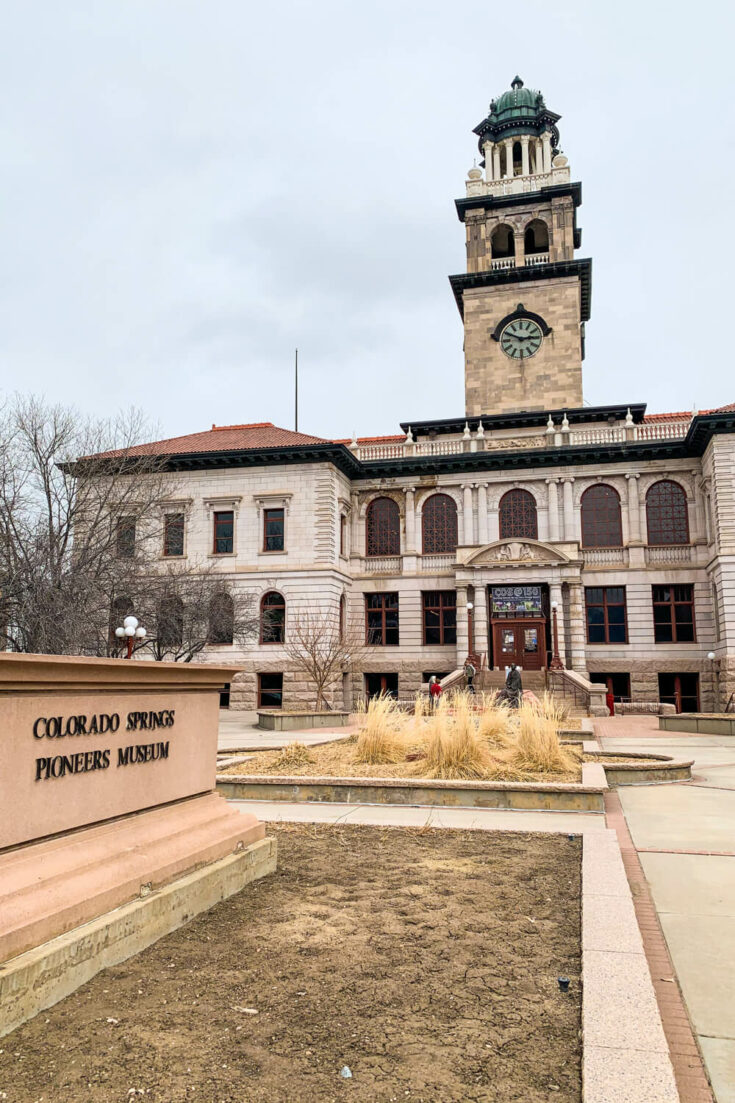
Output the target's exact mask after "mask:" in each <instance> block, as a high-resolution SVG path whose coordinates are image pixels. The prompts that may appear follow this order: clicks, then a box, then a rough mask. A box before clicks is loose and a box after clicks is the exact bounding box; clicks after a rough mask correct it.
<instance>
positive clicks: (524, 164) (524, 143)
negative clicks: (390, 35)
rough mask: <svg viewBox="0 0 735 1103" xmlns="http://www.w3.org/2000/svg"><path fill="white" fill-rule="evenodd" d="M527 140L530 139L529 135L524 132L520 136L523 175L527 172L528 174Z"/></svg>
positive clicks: (526, 174)
mask: <svg viewBox="0 0 735 1103" xmlns="http://www.w3.org/2000/svg"><path fill="white" fill-rule="evenodd" d="M529 141H530V137H529V135H528V134H524V135H523V136H522V137H521V174H522V175H523V176H528V174H529V168H528V143H529Z"/></svg>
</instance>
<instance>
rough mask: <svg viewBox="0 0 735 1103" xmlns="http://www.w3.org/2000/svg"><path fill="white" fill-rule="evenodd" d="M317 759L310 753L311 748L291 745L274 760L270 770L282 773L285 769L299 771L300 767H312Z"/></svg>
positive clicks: (298, 744)
mask: <svg viewBox="0 0 735 1103" xmlns="http://www.w3.org/2000/svg"><path fill="white" fill-rule="evenodd" d="M314 761H315V759H314V756H313V755H312V754H310V753H309V748H308V747H306V746H305V745H304V744H303V743H296V742H294V743H289V744H288V746H286V747H284V748H283V750H281V751H279V752H278V754H277V755H276V756H275V757H274V758H273V759H272V761H271V764H270V766H269V769H271V770H276V771H280V770H283V769H289V770H291V769H298V768H299V767H300V766H310V765H312V764H313V763H314Z"/></svg>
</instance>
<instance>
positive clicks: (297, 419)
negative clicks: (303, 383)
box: [294, 349, 299, 433]
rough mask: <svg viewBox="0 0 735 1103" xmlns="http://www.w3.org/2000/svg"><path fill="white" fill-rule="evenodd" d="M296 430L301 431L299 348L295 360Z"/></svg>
mask: <svg viewBox="0 0 735 1103" xmlns="http://www.w3.org/2000/svg"><path fill="white" fill-rule="evenodd" d="M294 430H295V431H296V432H297V433H298V431H299V350H298V349H296V356H295V360H294Z"/></svg>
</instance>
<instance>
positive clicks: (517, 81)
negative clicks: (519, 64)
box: [510, 75, 523, 88]
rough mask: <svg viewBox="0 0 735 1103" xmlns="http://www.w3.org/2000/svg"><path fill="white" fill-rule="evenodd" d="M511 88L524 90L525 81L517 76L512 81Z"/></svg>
mask: <svg viewBox="0 0 735 1103" xmlns="http://www.w3.org/2000/svg"><path fill="white" fill-rule="evenodd" d="M510 86H511V88H522V87H523V81H522V80H521V78H520V77H519V76H517V75H516V76H515V77H514V78H513V80H512V81H511V85H510Z"/></svg>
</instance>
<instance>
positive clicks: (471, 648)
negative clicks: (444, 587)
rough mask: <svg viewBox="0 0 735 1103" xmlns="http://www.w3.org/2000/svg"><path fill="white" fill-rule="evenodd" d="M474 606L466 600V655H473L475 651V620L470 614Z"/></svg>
mask: <svg viewBox="0 0 735 1103" xmlns="http://www.w3.org/2000/svg"><path fill="white" fill-rule="evenodd" d="M474 608H475V606H474V603H473V602H471V601H468V602H467V653H468V655H474V653H475V620H474V617H473V615H472V610H473V609H474Z"/></svg>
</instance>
